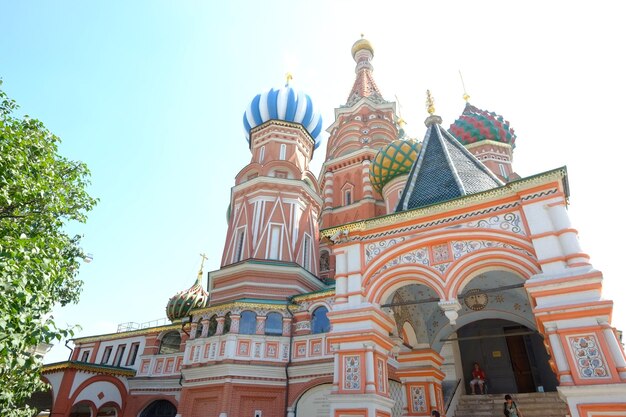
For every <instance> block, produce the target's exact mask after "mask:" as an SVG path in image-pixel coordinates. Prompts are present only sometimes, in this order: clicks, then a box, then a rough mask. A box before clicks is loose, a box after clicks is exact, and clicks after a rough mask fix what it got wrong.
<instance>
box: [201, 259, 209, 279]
mask: <svg viewBox="0 0 626 417" xmlns="http://www.w3.org/2000/svg"><path fill="white" fill-rule="evenodd" d="M200 258H201V259H202V260H201V261H200V270H199V271H198V280H200V279H202V271H203V270H204V261H206V260H207V259H209V258H207V256H206V254H205V253H201V254H200Z"/></svg>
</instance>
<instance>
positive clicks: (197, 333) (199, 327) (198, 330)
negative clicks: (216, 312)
mask: <svg viewBox="0 0 626 417" xmlns="http://www.w3.org/2000/svg"><path fill="white" fill-rule="evenodd" d="M203 329H204V325H203V324H202V320H199V321H198V327H196V337H202V330H203Z"/></svg>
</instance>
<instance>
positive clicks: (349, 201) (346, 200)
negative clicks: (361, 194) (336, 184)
mask: <svg viewBox="0 0 626 417" xmlns="http://www.w3.org/2000/svg"><path fill="white" fill-rule="evenodd" d="M350 204H352V190H346V192H345V193H344V202H343V205H344V206H349V205H350Z"/></svg>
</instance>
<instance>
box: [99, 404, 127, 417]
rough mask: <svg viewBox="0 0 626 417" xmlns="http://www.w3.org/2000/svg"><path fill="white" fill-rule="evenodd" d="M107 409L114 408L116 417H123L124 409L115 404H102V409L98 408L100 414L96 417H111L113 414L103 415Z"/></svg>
mask: <svg viewBox="0 0 626 417" xmlns="http://www.w3.org/2000/svg"><path fill="white" fill-rule="evenodd" d="M105 408H113V409H114V410H115V414H114V416H115V417H122V408H121V407H120V406H119V405H118V404H115V403H114V402H107V403H104V404H102V405H101V406H100V408H98V413H97V414H96V415H97V416H98V417H101V416H102V417H108V416H110V415H111V414H109V413H107V414H104V413H103V411H104V409H105Z"/></svg>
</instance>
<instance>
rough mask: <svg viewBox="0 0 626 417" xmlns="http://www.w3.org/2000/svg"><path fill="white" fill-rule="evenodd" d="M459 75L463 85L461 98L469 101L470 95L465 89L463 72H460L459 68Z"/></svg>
mask: <svg viewBox="0 0 626 417" xmlns="http://www.w3.org/2000/svg"><path fill="white" fill-rule="evenodd" d="M459 77H461V85H462V86H463V100H465V102H466V103H469V99H470V96H469V94H467V91H466V90H465V82H464V81H463V74H461V70H459Z"/></svg>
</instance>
